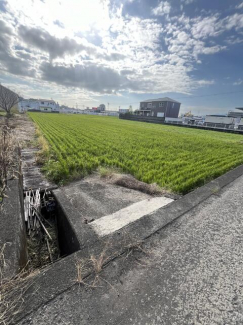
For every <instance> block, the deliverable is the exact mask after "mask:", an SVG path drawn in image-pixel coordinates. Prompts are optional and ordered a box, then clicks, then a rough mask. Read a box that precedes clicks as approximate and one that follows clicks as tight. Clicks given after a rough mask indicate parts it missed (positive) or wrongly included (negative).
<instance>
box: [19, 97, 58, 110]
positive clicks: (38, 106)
mask: <svg viewBox="0 0 243 325" xmlns="http://www.w3.org/2000/svg"><path fill="white" fill-rule="evenodd" d="M18 107H19V112H26V111H32V112H35V111H36V112H45V113H59V104H58V103H56V102H55V101H54V100H52V99H23V100H21V101H20V102H19V103H18Z"/></svg>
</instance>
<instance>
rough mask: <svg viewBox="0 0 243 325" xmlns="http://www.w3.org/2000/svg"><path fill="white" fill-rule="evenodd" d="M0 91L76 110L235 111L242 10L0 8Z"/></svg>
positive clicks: (206, 3)
mask: <svg viewBox="0 0 243 325" xmlns="http://www.w3.org/2000/svg"><path fill="white" fill-rule="evenodd" d="M0 82H1V84H3V85H5V86H7V87H9V88H11V89H12V90H14V91H16V92H18V93H19V94H20V95H21V96H23V97H24V98H50V99H51V98H52V99H54V100H56V101H58V102H59V104H64V105H69V106H71V107H78V108H79V109H83V108H85V107H87V106H88V107H93V106H95V107H96V106H98V105H99V104H101V103H104V104H105V105H106V107H107V108H108V107H109V109H118V108H119V107H121V108H128V106H129V105H132V107H133V109H137V108H138V107H139V102H140V101H142V100H147V99H152V98H158V97H165V96H167V97H170V98H173V99H175V100H178V101H180V102H181V103H182V105H181V113H185V112H187V111H189V110H191V111H192V112H193V113H194V114H198V115H205V114H225V113H227V112H228V111H229V110H233V109H234V108H235V107H242V106H243V1H242V0H213V1H212V0H167V1H158V0H119V1H118V0H21V1H20V0H9V1H6V0H0ZM108 103H109V104H108Z"/></svg>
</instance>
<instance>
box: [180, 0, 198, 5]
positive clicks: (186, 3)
mask: <svg viewBox="0 0 243 325" xmlns="http://www.w3.org/2000/svg"><path fill="white" fill-rule="evenodd" d="M181 1H182V2H183V3H184V4H185V5H189V4H191V3H193V2H195V1H196V0H181Z"/></svg>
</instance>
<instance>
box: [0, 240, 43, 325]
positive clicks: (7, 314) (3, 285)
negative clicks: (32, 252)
mask: <svg viewBox="0 0 243 325" xmlns="http://www.w3.org/2000/svg"><path fill="white" fill-rule="evenodd" d="M5 248H6V243H5V244H4V245H3V246H2V247H0V324H2V325H10V324H15V317H16V315H17V314H18V313H19V312H20V311H21V310H22V304H23V301H24V295H25V293H26V291H27V290H28V289H29V288H30V287H31V285H32V283H33V282H32V281H31V279H33V278H34V276H35V275H36V274H38V272H39V271H38V270H37V271H35V272H34V271H32V270H31V269H30V268H27V265H26V268H24V269H22V270H21V271H20V272H19V273H18V274H17V275H15V276H12V277H11V276H9V274H7V275H6V271H5V267H6V265H7V263H8V261H7V260H6V259H5V254H4V253H5Z"/></svg>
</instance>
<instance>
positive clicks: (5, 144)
mask: <svg viewBox="0 0 243 325" xmlns="http://www.w3.org/2000/svg"><path fill="white" fill-rule="evenodd" d="M16 147H17V144H16V139H15V138H14V136H13V134H12V132H11V129H10V128H9V127H8V125H7V124H4V125H3V127H2V128H0V204H1V202H2V200H3V197H4V191H5V189H6V186H7V179H8V178H9V177H12V176H13V175H14V173H15V172H16V154H14V150H16Z"/></svg>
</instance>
